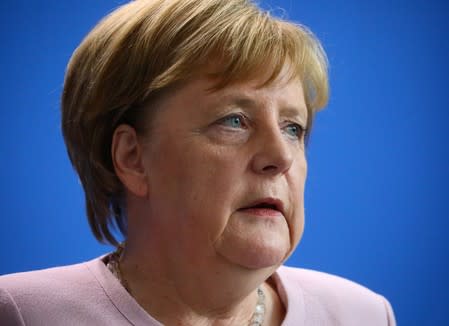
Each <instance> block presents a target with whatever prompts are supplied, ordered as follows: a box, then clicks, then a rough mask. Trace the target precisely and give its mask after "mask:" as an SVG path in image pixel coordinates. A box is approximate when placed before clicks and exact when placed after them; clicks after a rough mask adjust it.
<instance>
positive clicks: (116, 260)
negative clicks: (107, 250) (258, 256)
mask: <svg viewBox="0 0 449 326" xmlns="http://www.w3.org/2000/svg"><path fill="white" fill-rule="evenodd" d="M124 247H125V245H124V243H122V244H120V245H119V246H118V247H117V250H116V251H114V252H113V253H112V254H110V255H109V259H108V262H107V264H106V267H107V268H108V269H109V271H110V272H111V273H112V274H113V275H114V276H115V277H116V278H117V279H118V281H119V282H120V283H121V284H122V286H123V287H124V288H125V289H126V291H127V292H128V293H129V294H130V295H131V296H132V293H131V291H130V288H129V286H128V282H126V279H125V278H124V277H123V275H122V273H121V270H120V259H121V257H122V253H123V249H124ZM264 319H265V293H264V292H263V290H262V288H261V287H258V288H257V304H256V308H255V309H254V313H253V315H252V316H251V320H250V321H249V324H248V326H262V324H263V321H264Z"/></svg>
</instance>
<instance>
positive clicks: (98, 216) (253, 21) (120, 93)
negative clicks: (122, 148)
mask: <svg viewBox="0 0 449 326" xmlns="http://www.w3.org/2000/svg"><path fill="white" fill-rule="evenodd" d="M217 59H219V60H220V65H219V66H220V70H219V71H218V72H215V75H216V77H219V80H220V82H219V84H217V88H221V87H224V86H225V85H227V84H229V83H232V82H236V81H243V80H248V79H249V78H251V77H257V76H258V75H259V74H260V72H261V71H264V72H265V71H267V67H269V68H270V70H269V72H271V75H270V77H269V78H268V80H267V81H266V83H269V82H271V81H273V80H274V79H275V78H276V77H277V76H278V75H279V73H280V71H281V69H282V68H283V67H284V66H285V65H286V64H287V63H288V64H289V66H290V67H291V68H292V69H290V70H291V71H290V73H291V77H292V78H293V77H299V78H300V79H301V81H302V83H303V87H304V93H305V94H304V96H305V100H306V104H307V109H308V112H309V114H308V117H309V118H308V120H309V124H308V129H309V130H310V125H311V122H312V119H313V115H314V113H315V112H316V111H317V110H318V109H320V108H322V107H323V106H325V105H326V103H327V100H328V76H327V59H326V55H325V53H324V51H323V49H322V47H321V45H320V43H319V41H318V40H317V39H316V38H315V37H314V35H313V34H312V33H311V32H310V31H309V30H308V29H307V28H305V27H304V26H301V25H297V24H294V23H291V22H287V21H285V20H282V19H280V18H276V17H273V16H271V15H270V13H269V12H266V11H263V10H261V9H260V8H259V7H257V5H255V4H254V3H253V2H252V1H250V0H135V1H132V2H130V3H128V4H126V5H123V6H121V7H119V8H118V9H116V10H115V11H114V12H112V13H111V14H110V15H108V16H107V17H105V18H104V19H103V20H102V21H101V22H100V23H99V24H98V25H97V26H96V27H95V28H94V29H93V30H92V31H91V32H90V33H89V34H88V35H87V36H86V38H85V39H84V40H83V41H82V43H81V44H80V46H79V47H78V48H77V49H76V50H75V52H74V54H73V56H72V58H71V60H70V62H69V64H68V67H67V72H66V76H65V82H64V90H63V94H62V104H61V106H62V130H63V135H64V140H65V143H66V146H67V151H68V154H69V157H70V160H71V162H72V164H73V166H74V168H75V169H76V171H77V173H78V175H79V177H80V180H81V183H82V185H83V188H84V192H85V200H86V210H87V216H88V219H89V224H90V226H91V229H92V232H93V233H94V235H95V237H96V238H97V239H98V240H99V241H100V242H103V243H110V244H113V245H117V240H116V238H115V237H114V235H113V232H112V231H113V228H114V227H118V229H119V231H120V232H121V233H122V235H124V236H125V237H126V229H127V220H126V208H125V207H124V205H123V202H124V200H123V199H124V194H125V191H124V189H123V185H122V184H121V182H120V180H119V179H118V177H117V175H116V174H115V171H114V167H113V164H112V159H111V141H112V136H113V133H114V130H115V128H116V127H117V126H118V125H119V124H122V123H127V124H130V125H131V126H133V127H134V128H136V130H137V132H138V133H139V132H143V131H142V126H141V123H142V122H143V121H145V118H147V117H148V115H149V114H151V109H150V107H151V104H152V103H154V101H156V100H157V99H158V98H160V97H161V95H162V94H163V93H164V92H166V91H167V90H168V89H171V88H173V87H174V86H175V85H178V84H179V83H182V82H186V81H188V80H189V79H190V78H193V77H195V73H196V72H198V71H199V70H201V68H204V67H205V66H207V65H208V64H210V62H212V61H214V60H217Z"/></svg>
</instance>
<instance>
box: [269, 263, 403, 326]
mask: <svg viewBox="0 0 449 326" xmlns="http://www.w3.org/2000/svg"><path fill="white" fill-rule="evenodd" d="M276 274H277V276H278V278H279V281H280V283H281V284H282V287H283V289H284V291H285V293H286V296H287V297H288V300H289V301H291V300H295V299H296V300H301V301H302V302H303V304H304V306H305V311H304V313H305V314H308V315H309V316H313V315H320V316H321V317H320V318H322V317H323V316H326V318H327V319H326V320H329V321H332V322H331V323H330V325H334V324H335V325H373V326H374V325H376V326H377V325H385V326H387V325H388V326H392V325H395V320H394V314H393V311H392V309H391V306H390V304H389V302H388V301H387V300H386V299H385V298H384V297H383V296H381V295H379V294H377V293H375V292H373V291H371V290H370V289H368V288H366V287H364V286H362V285H360V284H357V283H355V282H352V281H350V280H347V279H345V278H342V277H339V276H336V275H331V274H327V273H323V272H318V271H313V270H308V269H301V268H293V267H286V266H282V267H280V268H279V269H278V271H277V273H276Z"/></svg>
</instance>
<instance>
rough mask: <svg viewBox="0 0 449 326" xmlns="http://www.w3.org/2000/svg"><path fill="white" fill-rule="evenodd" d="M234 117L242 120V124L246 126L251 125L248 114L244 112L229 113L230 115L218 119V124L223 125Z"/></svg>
mask: <svg viewBox="0 0 449 326" xmlns="http://www.w3.org/2000/svg"><path fill="white" fill-rule="evenodd" d="M233 117H239V118H240V119H241V120H242V123H243V125H244V126H248V125H249V118H248V116H247V115H246V114H244V113H243V112H229V113H228V114H225V115H224V116H223V117H222V118H220V119H218V120H217V121H216V123H222V122H224V121H226V120H228V119H230V118H233Z"/></svg>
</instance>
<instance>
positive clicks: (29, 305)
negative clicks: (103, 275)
mask: <svg viewBox="0 0 449 326" xmlns="http://www.w3.org/2000/svg"><path fill="white" fill-rule="evenodd" d="M101 263H102V261H101V259H100V258H97V259H95V260H92V261H90V262H86V263H80V264H76V265H70V266H62V267H55V268H49V269H45V270H38V271H32V272H24V273H15V274H9V275H4V276H0V320H1V321H2V322H5V321H6V325H25V324H29V323H30V321H32V322H33V323H31V324H36V323H37V324H46V325H56V324H61V323H64V321H65V322H67V321H68V320H77V321H78V322H81V323H82V322H84V321H86V322H88V321H89V322H90V321H92V319H91V318H90V317H91V316H95V314H94V311H93V310H94V309H98V310H100V311H101V310H103V311H104V310H105V307H107V306H108V305H110V304H109V302H108V300H107V297H106V296H105V295H104V290H103V288H102V286H101V284H100V283H99V282H98V281H97V279H96V276H95V274H94V273H92V271H91V269H92V268H95V266H97V265H98V264H101ZM92 298H95V300H96V301H92ZM96 314H98V311H97V312H96ZM80 316H82V317H81V318H80ZM81 319H82V320H81ZM66 324H67V323H66ZM69 324H70V323H69ZM2 325H3V324H2Z"/></svg>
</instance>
